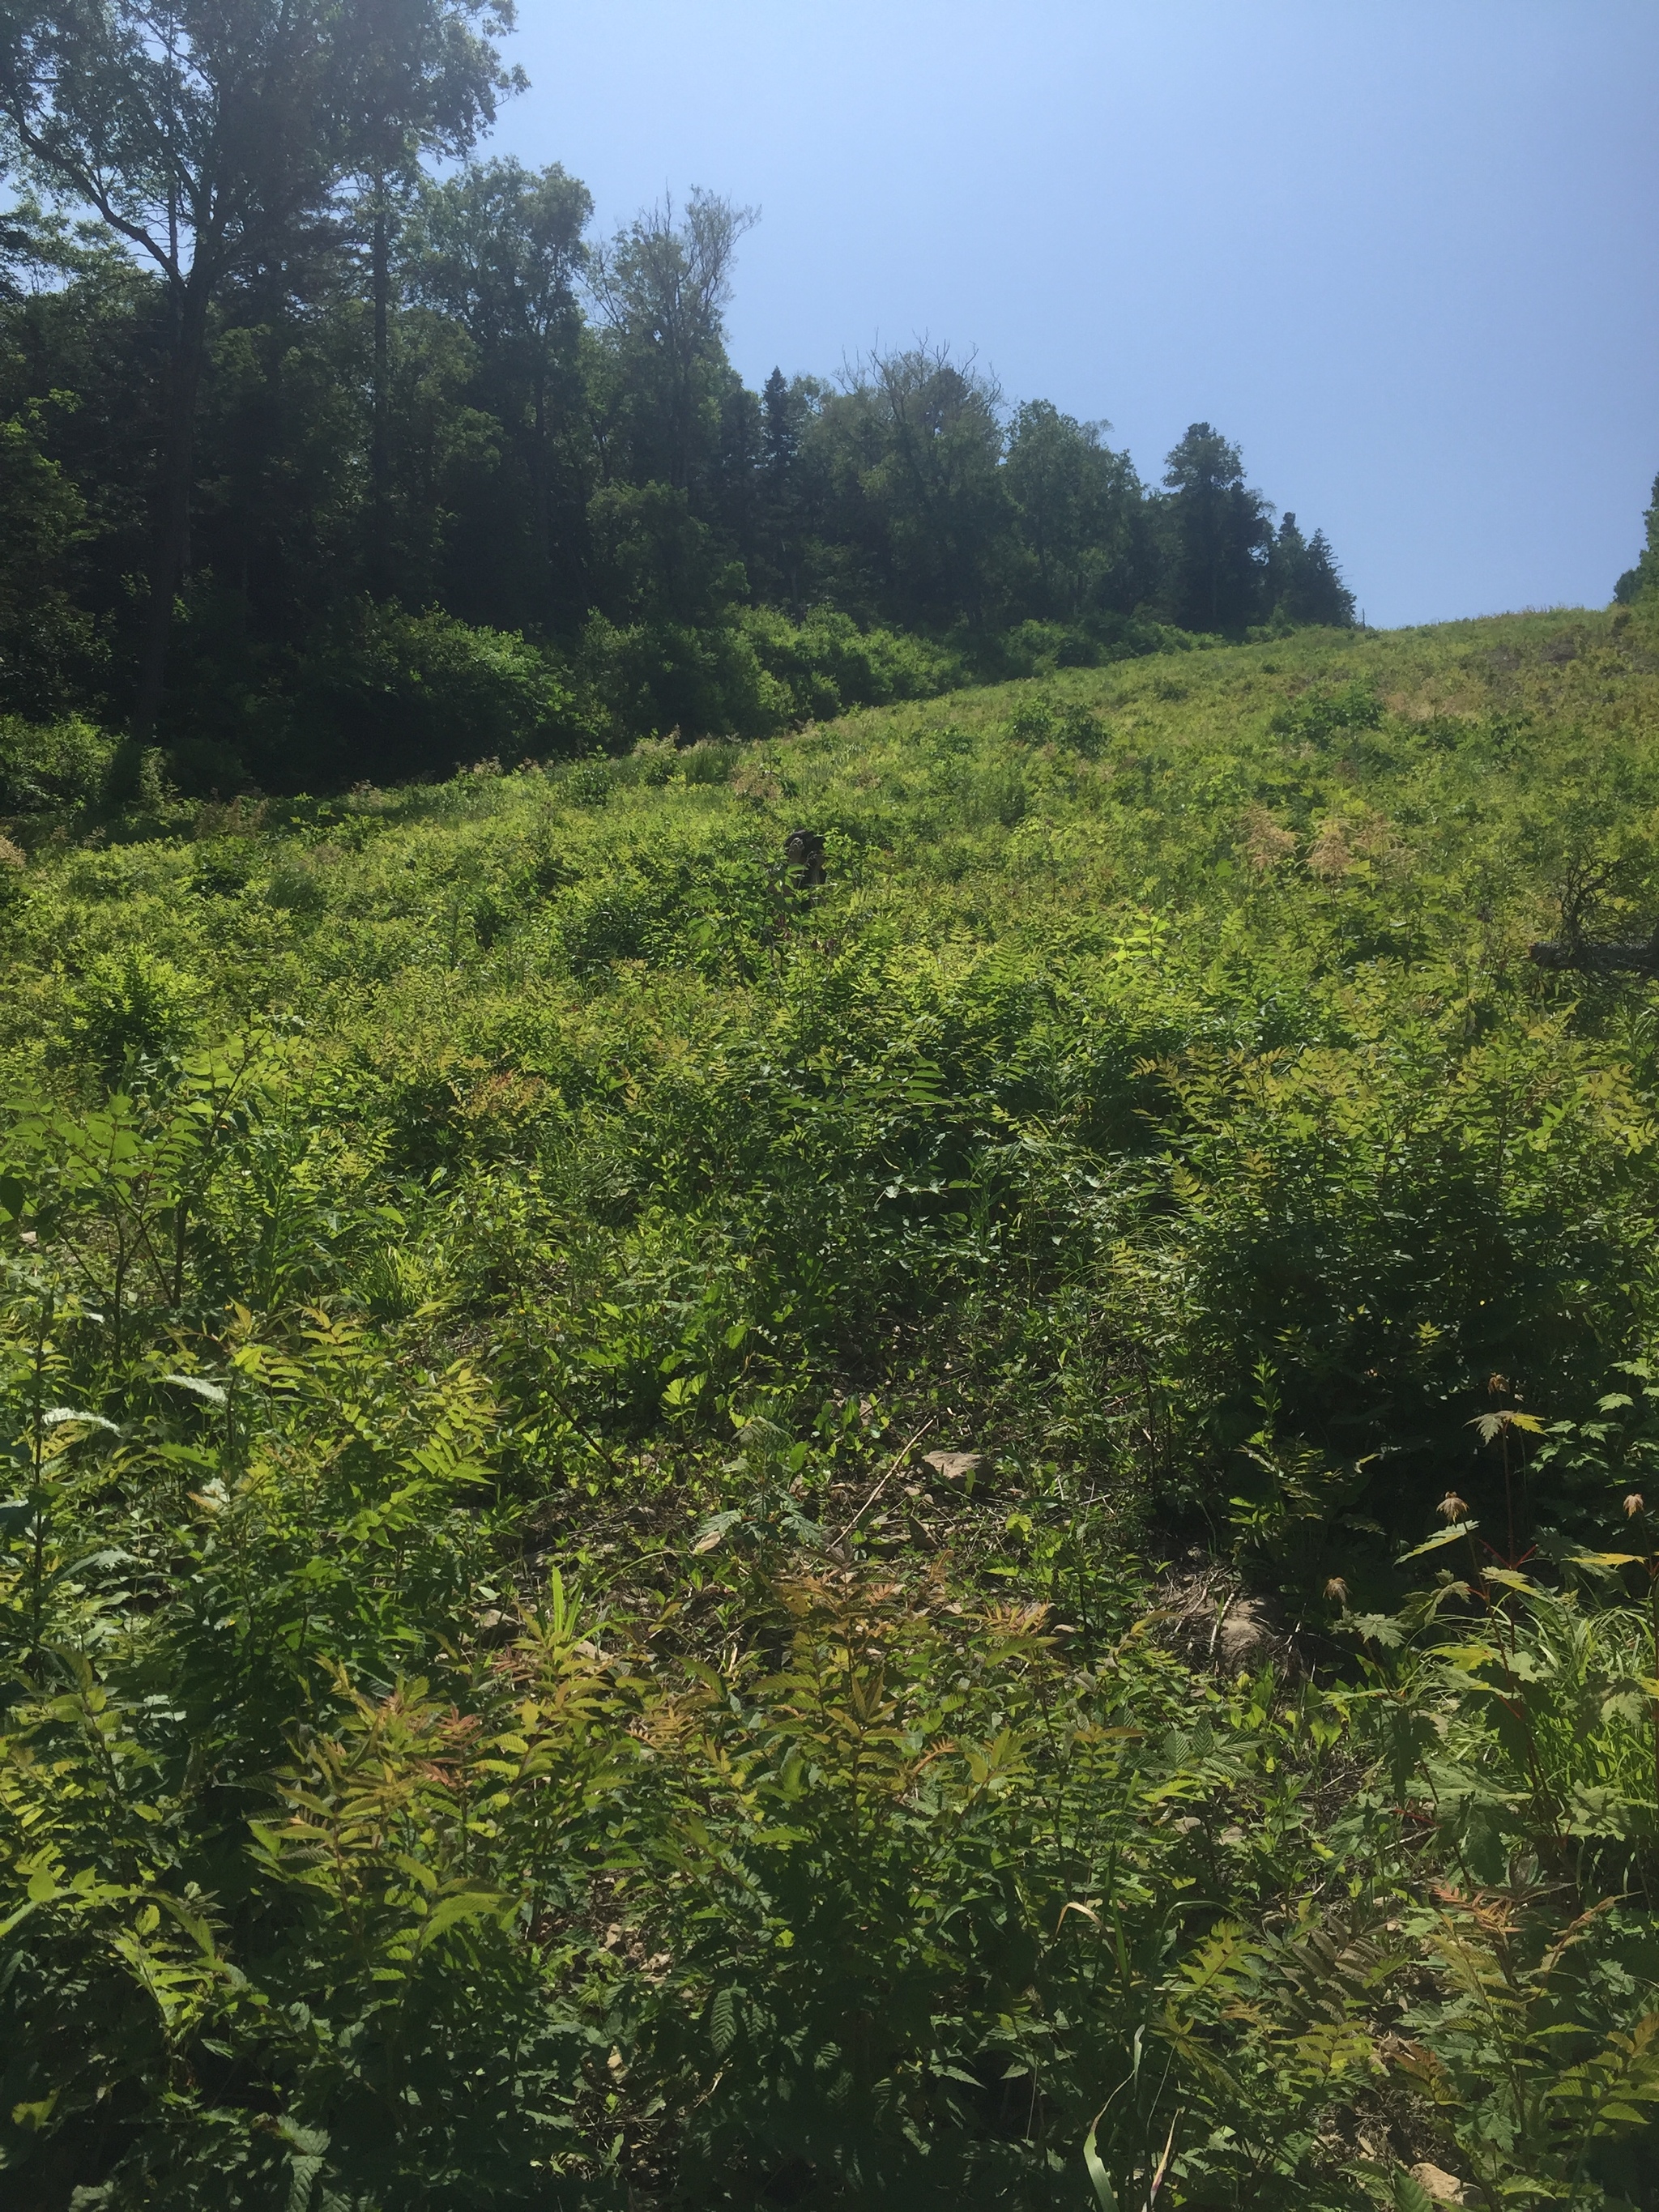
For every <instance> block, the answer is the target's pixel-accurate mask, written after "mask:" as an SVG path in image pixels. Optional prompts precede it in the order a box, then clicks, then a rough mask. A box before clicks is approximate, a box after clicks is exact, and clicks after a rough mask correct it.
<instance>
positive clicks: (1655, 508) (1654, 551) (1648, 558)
mask: <svg viewBox="0 0 1659 2212" xmlns="http://www.w3.org/2000/svg"><path fill="white" fill-rule="evenodd" d="M1643 520H1644V521H1645V523H1646V524H1647V543H1646V544H1645V545H1644V547H1643V548H1642V552H1641V556H1640V558H1639V559H1638V562H1637V563H1636V566H1635V567H1634V568H1626V571H1625V573H1624V574H1623V575H1622V576H1621V577H1620V579H1619V581H1618V582H1617V583H1616V584H1615V585H1614V586H1613V599H1614V600H1615V601H1616V602H1617V604H1618V605H1620V606H1621V607H1627V606H1629V605H1631V604H1632V601H1633V600H1636V599H1655V598H1659V477H1655V478H1654V480H1653V494H1652V496H1651V498H1650V500H1649V501H1648V511H1647V513H1646V514H1645V516H1644V518H1643Z"/></svg>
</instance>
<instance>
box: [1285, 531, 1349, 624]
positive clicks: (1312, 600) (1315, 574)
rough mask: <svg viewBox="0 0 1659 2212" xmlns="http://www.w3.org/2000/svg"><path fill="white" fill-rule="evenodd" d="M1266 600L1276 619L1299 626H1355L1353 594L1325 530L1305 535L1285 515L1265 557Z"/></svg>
mask: <svg viewBox="0 0 1659 2212" xmlns="http://www.w3.org/2000/svg"><path fill="white" fill-rule="evenodd" d="M1267 598H1268V599H1269V602H1270V603H1271V605H1272V609H1273V614H1274V616H1275V617H1276V618H1277V619H1279V620H1280V621H1282V622H1285V623H1292V624H1296V625H1301V624H1304V623H1319V624H1322V625H1323V626H1324V627H1326V628H1327V629H1352V627H1353V623H1354V598H1353V593H1352V592H1351V591H1350V590H1349V589H1348V587H1347V586H1346V584H1345V583H1344V582H1343V580H1342V572H1341V570H1340V568H1338V567H1337V565H1336V556H1335V554H1334V552H1333V551H1332V550H1331V542H1330V540H1329V538H1327V537H1326V535H1325V533H1324V532H1323V531H1322V530H1316V531H1315V532H1314V534H1313V536H1312V537H1311V538H1304V536H1303V534H1302V532H1301V531H1300V529H1299V528H1298V527H1297V520H1296V517H1295V515H1294V514H1291V513H1286V515H1285V519H1284V520H1283V521H1282V522H1281V523H1280V524H1279V531H1278V534H1277V535H1276V536H1275V537H1274V538H1273V544H1272V546H1271V548H1270V550H1269V552H1268V556H1267Z"/></svg>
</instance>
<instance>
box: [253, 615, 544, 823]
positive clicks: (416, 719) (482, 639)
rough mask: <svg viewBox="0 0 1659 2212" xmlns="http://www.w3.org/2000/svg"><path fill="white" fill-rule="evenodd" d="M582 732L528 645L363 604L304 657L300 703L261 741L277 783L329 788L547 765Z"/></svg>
mask: <svg viewBox="0 0 1659 2212" xmlns="http://www.w3.org/2000/svg"><path fill="white" fill-rule="evenodd" d="M584 734H585V730H584V726H583V724H582V723H581V721H580V717H579V716H578V714H577V712H576V707H575V702H574V696H573V695H572V693H571V691H570V690H569V688H568V685H567V684H565V683H564V682H563V681H562V679H561V678H560V676H559V674H558V672H557V671H556V668H555V667H554V665H552V664H551V663H550V661H549V660H548V659H546V657H545V656H544V655H543V654H541V653H538V652H536V651H535V650H534V648H533V647H531V646H529V645H527V644H526V642H525V641H524V639H523V638H521V637H515V636H509V635H503V634H501V633H500V632H498V631H494V630H487V629H470V628H468V627H467V625H466V624H465V623H459V622H456V621H453V619H452V618H451V617H449V616H447V615H445V614H443V613H441V612H440V611H437V610H436V609H432V610H429V611H427V612H426V613H424V614H420V615H411V614H407V613H405V612H404V611H403V610H402V609H400V608H398V607H395V606H387V605H375V604H374V602H372V601H368V600H365V601H362V602H361V603H360V604H358V605H356V606H354V607H352V608H350V609H349V610H348V611H347V612H346V613H345V614H344V615H343V616H342V617H341V618H340V619H339V620H338V621H337V622H336V623H334V624H333V625H332V626H331V628H330V629H329V630H328V631H327V632H326V633H325V635H324V636H323V637H322V638H321V639H320V640H319V641H318V643H317V644H316V646H315V647H313V649H312V650H311V651H310V652H308V653H307V656H306V659H305V661H304V664H303V669H302V672H301V680H300V684H299V687H298V693H297V696H296V698H295V703H294V706H293V708H292V709H290V710H288V711H286V712H283V713H281V714H279V715H278V719H277V727H276V732H273V734H272V735H271V736H270V737H268V738H265V739H264V745H265V747H267V748H268V749H269V758H270V764H271V765H272V767H274V768H275V769H276V771H277V774H278V775H279V776H281V777H283V779H284V780H294V781H313V782H318V783H321V784H323V785H325V786H327V785H333V784H337V783H339V782H341V781H343V780H344V777H345V773H346V770H347V769H348V768H356V769H360V770H361V771H362V772H364V773H366V774H367V775H368V776H370V777H371V778H377V779H381V780H384V781H420V780H422V779H425V778H430V777H435V776H443V775H450V774H453V771H454V770H455V769H458V768H459V767H463V766H465V765H466V764H468V763H470V762H472V761H477V760H486V759H495V760H497V761H503V760H504V761H507V762H516V761H519V760H521V759H523V758H524V757H525V756H526V754H529V755H533V756H535V757H542V756H544V755H545V754H548V753H550V752H556V751H564V750H573V749H574V747H575V746H576V745H577V744H580V742H581V740H582V738H583V736H584Z"/></svg>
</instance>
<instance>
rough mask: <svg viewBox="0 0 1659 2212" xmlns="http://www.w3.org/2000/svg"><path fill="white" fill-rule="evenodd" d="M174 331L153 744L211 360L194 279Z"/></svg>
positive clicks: (139, 726)
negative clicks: (200, 398)
mask: <svg viewBox="0 0 1659 2212" xmlns="http://www.w3.org/2000/svg"><path fill="white" fill-rule="evenodd" d="M181 289H182V295H183V296H182V298H181V299H180V301H179V310H178V319H177V321H176V323H175V325H174V329H173V358H172V360H171V362H169V363H168V374H167V386H168V389H167V421H166V425H165V428H164V430H163V433H162V443H161V471H160V483H159V485H158V494H159V495H158V498H157V501H156V507H157V513H156V526H155V555H154V557H153V559H152V561H151V564H150V574H149V607H148V610H147V611H146V616H145V623H144V645H143V660H142V662H141V664H140V667H139V676H138V701H137V710H136V712H135V713H134V715H133V735H134V736H135V738H137V740H138V741H139V742H140V743H141V744H143V743H146V742H147V741H148V740H149V738H151V737H152V736H153V735H154V733H155V725H156V722H157V720H158V719H159V718H160V715H161V697H162V693H163V691H164V690H165V688H166V685H167V652H168V648H169V647H170V646H171V644H172V642H173V598H174V595H175V593H176V592H177V591H178V589H179V583H180V581H181V580H182V579H183V577H184V574H185V568H186V567H187V565H188V563H189V560H190V502H191V492H192V490H193V489H194V477H195V465H196V402H197V395H198V393H199V392H200V390H201V385H202V368H203V363H204V358H205V356H206V353H207V318H208V290H207V286H206V285H205V283H203V284H200V285H198V284H197V282H196V276H195V272H194V271H193V270H192V272H191V276H189V277H188V278H187V279H186V280H185V283H184V285H183V287H182V288H181Z"/></svg>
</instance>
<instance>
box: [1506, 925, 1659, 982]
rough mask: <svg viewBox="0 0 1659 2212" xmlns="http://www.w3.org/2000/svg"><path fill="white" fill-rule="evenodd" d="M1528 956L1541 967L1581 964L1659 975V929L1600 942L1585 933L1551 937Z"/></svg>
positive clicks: (1588, 971)
mask: <svg viewBox="0 0 1659 2212" xmlns="http://www.w3.org/2000/svg"><path fill="white" fill-rule="evenodd" d="M1528 957H1530V958H1531V959H1533V960H1534V961H1536V962H1537V963H1538V965H1539V966H1540V967H1541V968H1577V969H1582V970H1583V973H1584V974H1585V975H1617V974H1618V973H1620V971H1621V970H1628V971H1629V972H1631V973H1632V974H1634V975H1659V929H1656V930H1655V932H1654V933H1653V935H1652V936H1651V937H1647V938H1638V939H1634V940H1631V939H1625V940H1624V941H1623V942H1620V941H1619V940H1617V939H1607V940H1605V941H1604V942H1603V943H1601V944H1599V945H1597V944H1595V943H1594V942H1592V941H1591V940H1589V939H1585V938H1581V937H1563V938H1556V939H1548V940H1547V941H1546V942H1545V943H1543V944H1541V945H1534V946H1532V948H1531V950H1530V953H1529V956H1528Z"/></svg>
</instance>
